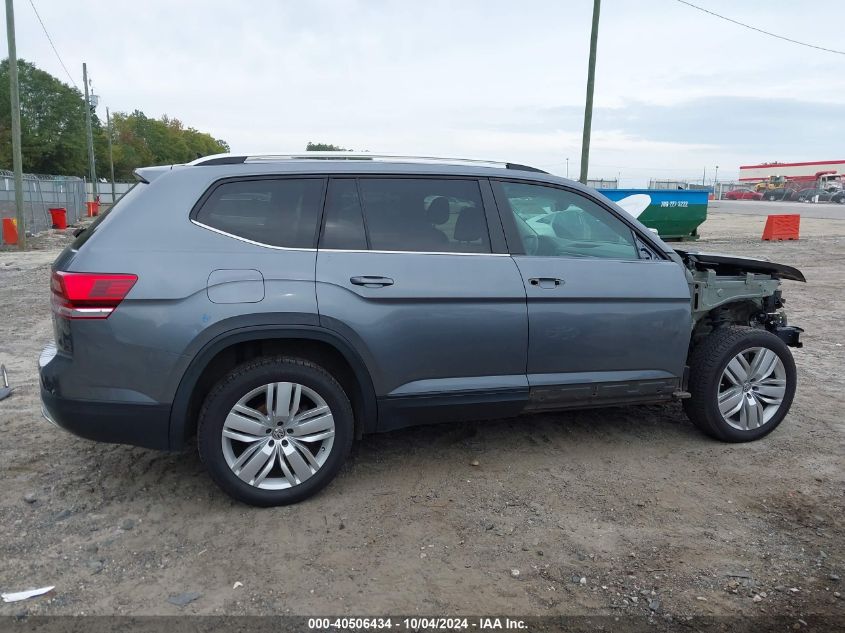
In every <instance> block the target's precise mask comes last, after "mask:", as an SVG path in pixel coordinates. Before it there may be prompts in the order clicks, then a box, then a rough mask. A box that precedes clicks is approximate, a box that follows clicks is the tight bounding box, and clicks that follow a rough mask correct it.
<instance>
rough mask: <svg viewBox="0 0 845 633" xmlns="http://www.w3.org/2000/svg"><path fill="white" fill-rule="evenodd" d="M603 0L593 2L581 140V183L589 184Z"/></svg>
mask: <svg viewBox="0 0 845 633" xmlns="http://www.w3.org/2000/svg"><path fill="white" fill-rule="evenodd" d="M600 9H601V0H593V30H592V32H591V34H590V65H589V68H588V70H587V104H586V105H585V106H584V137H583V139H582V140H581V178H580V180H581V183H582V184H584V185H586V184H587V170H588V169H589V166H590V128H591V127H592V125H593V87H594V86H595V83H596V45H597V44H598V39H599V10H600Z"/></svg>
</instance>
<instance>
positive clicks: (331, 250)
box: [191, 219, 510, 257]
mask: <svg viewBox="0 0 845 633" xmlns="http://www.w3.org/2000/svg"><path fill="white" fill-rule="evenodd" d="M191 224H195V225H197V226H199V227H201V228H203V229H206V230H208V231H211V232H212V233H217V234H218V235H223V236H225V237H231V238H232V239H235V240H238V241H239V242H246V243H247V244H252V245H253V246H261V247H263V248H269V249H272V250H276V251H300V252H305V253H313V252H316V251H325V252H327V253H382V254H386V253H394V254H402V255H461V256H467V255H470V256H476V257H479V256H481V257H510V253H452V252H446V251H378V250H367V249H358V250H355V249H344V248H320V249H317V248H297V247H295V246H273V245H272V244H264V243H263V242H256V241H255V240H251V239H248V238H246V237H241V236H240V235H234V234H233V233H227V232H226V231H221V230H220V229H215V228H214V227H213V226H208V225H207V224H203V223H202V222H198V221H197V220H194V219H191Z"/></svg>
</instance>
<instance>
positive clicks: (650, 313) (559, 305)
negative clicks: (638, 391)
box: [514, 256, 691, 386]
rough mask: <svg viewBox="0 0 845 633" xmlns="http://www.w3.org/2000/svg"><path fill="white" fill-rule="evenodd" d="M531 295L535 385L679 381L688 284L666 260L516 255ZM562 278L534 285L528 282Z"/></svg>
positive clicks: (531, 363)
mask: <svg viewBox="0 0 845 633" xmlns="http://www.w3.org/2000/svg"><path fill="white" fill-rule="evenodd" d="M514 260H515V261H516V263H517V266H518V267H519V270H520V272H521V273H522V276H523V278H524V279H525V283H526V292H527V293H528V320H529V331H530V335H529V349H528V376H529V383H530V384H531V385H532V386H534V385H548V384H550V381H551V382H555V383H557V384H572V383H595V382H604V381H608V382H617V381H622V382H626V381H632V380H634V381H636V380H649V379H655V378H661V377H670V376H676V377H677V376H681V375H682V373H683V368H684V363H685V359H686V352H687V345H688V343H689V335H690V322H691V321H690V296H689V286H688V285H687V283H686V279H685V277H684V275H683V272H682V271H681V270H680V269H679V267H678V265H677V264H675V263H674V262H668V261H616V260H600V259H569V258H560V257H528V256H517V257H514ZM539 278H553V279H559V280H560V283H559V284H558V285H552V286H549V285H547V286H542V285H539V284H538V285H533V284H531V283H530V281H529V280H530V279H539Z"/></svg>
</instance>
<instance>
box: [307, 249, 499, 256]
mask: <svg viewBox="0 0 845 633" xmlns="http://www.w3.org/2000/svg"><path fill="white" fill-rule="evenodd" d="M319 250H320V251H325V252H327V253H381V254H383V255H387V254H398V255H460V256H461V257H466V256H474V257H510V253H453V252H450V251H378V250H374V249H373V250H367V249H347V248H321V249H319Z"/></svg>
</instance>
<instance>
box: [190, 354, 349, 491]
mask: <svg viewBox="0 0 845 633" xmlns="http://www.w3.org/2000/svg"><path fill="white" fill-rule="evenodd" d="M268 392H269V395H268ZM269 402H273V404H272V405H271V406H268V403H269ZM236 406H238V407H239V411H238V412H235V411H234V410H233V409H234V408H235V407H236ZM325 407H328V411H326V410H325ZM268 409H270V410H271V411H270V412H271V415H267V413H268ZM306 422H307V423H308V425H307V426H305V425H306ZM332 424H333V427H331V428H329V427H330V425H332ZM224 433H225V434H224ZM262 433H264V434H265V435H263V436H262ZM290 433H293V435H291V434H290ZM353 435H354V417H353V413H352V406H351V404H350V402H349V398H348V397H347V395H346V393H345V392H344V390H343V388H342V387H341V386H340V384H339V383H338V381H337V380H335V378H334V377H333V376H332V375H331V374H330V373H329V372H327V371H326V370H325V369H323V368H322V367H320V366H319V365H316V364H314V363H312V362H310V361H307V360H303V359H301V358H291V357H286V356H276V357H265V358H259V359H257V360H254V361H250V362H248V363H245V364H243V365H240V366H239V367H236V368H235V369H234V370H232V371H231V372H230V373H229V374H227V375H226V376H225V377H224V378H223V379H222V380H220V382H218V383H217V384H216V385H215V386H214V388H213V389H212V390H211V391H210V392H209V394H208V396H207V397H206V399H205V402H204V403H203V406H202V409H201V411H200V416H199V423H198V427H197V445H198V449H199V454H200V458H201V460H202V462H203V464H205V467H206V469H207V470H208V473H209V475H210V476H211V478H212V480H213V481H214V482H215V483H216V484H217V485H218V486H220V488H221V489H223V491H224V492H226V493H227V494H229V495H230V496H232V497H234V498H235V499H237V500H238V501H242V502H244V503H248V504H250V505H254V506H262V507H269V506H280V505H287V504H291V503H297V502H299V501H302V500H303V499H307V498H308V497H310V496H312V495H314V494H316V493H317V492H319V491H320V490H322V489H323V488H324V487H325V486H326V485H327V484H328V483H329V482H330V481H331V480H332V479H334V477H335V476H336V475H337V473H338V472H339V471H340V468H341V466H342V465H343V462H344V461H345V460H346V457H347V456H348V454H349V451H350V448H351V446H352V438H353ZM233 438H237V439H233ZM315 438H316V439H315ZM243 439H245V440H246V441H240V440H243ZM250 451H251V453H250ZM305 451H308V453H309V454H310V458H308V455H306V454H305ZM248 453H249V454H248ZM230 464H232V465H230ZM283 468H284V469H283ZM236 471H237V474H236ZM265 471H266V472H265Z"/></svg>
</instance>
